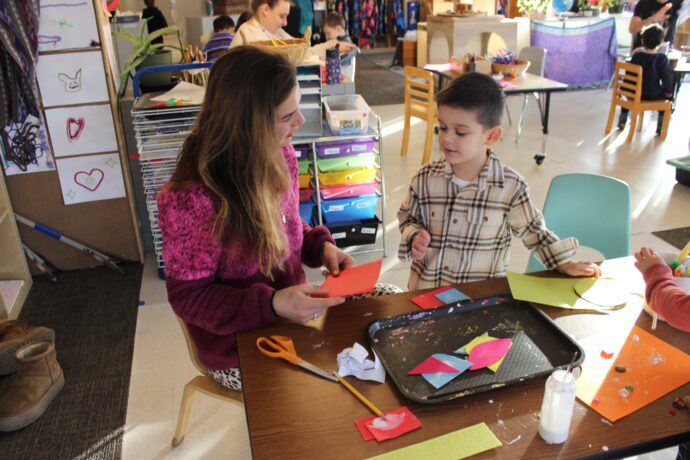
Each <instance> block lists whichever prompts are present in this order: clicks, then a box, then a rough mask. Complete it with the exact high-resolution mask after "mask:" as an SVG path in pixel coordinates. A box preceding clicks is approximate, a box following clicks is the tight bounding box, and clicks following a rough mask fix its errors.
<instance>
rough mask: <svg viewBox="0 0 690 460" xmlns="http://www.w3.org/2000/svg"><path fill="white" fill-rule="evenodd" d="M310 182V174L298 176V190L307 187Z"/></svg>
mask: <svg viewBox="0 0 690 460" xmlns="http://www.w3.org/2000/svg"><path fill="white" fill-rule="evenodd" d="M310 180H311V174H300V175H299V188H307V187H309V181H310Z"/></svg>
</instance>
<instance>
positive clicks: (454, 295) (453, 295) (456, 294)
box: [435, 288, 469, 305]
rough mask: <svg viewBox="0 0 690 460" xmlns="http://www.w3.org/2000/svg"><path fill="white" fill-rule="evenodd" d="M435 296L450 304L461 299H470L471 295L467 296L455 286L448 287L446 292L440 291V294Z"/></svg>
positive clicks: (445, 303)
mask: <svg viewBox="0 0 690 460" xmlns="http://www.w3.org/2000/svg"><path fill="white" fill-rule="evenodd" d="M435 297H436V298H437V299H438V300H440V301H441V302H443V303H444V305H448V304H450V303H455V302H459V301H461V300H468V299H469V297H467V296H466V295H465V294H463V293H462V292H460V291H458V290H457V289H455V288H452V289H448V290H447V291H444V292H439V293H438V294H436V295H435Z"/></svg>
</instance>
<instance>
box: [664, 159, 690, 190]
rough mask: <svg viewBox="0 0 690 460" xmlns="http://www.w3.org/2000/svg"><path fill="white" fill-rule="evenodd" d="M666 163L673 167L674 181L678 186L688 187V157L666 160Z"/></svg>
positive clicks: (689, 161)
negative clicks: (674, 171) (674, 169)
mask: <svg viewBox="0 0 690 460" xmlns="http://www.w3.org/2000/svg"><path fill="white" fill-rule="evenodd" d="M666 163H667V164H670V165H671V166H675V168H676V180H677V181H678V182H679V183H680V184H683V185H685V186H686V187H690V156H688V157H681V158H674V159H672V160H667V161H666Z"/></svg>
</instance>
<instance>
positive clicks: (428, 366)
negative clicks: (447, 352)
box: [407, 356, 460, 375]
mask: <svg viewBox="0 0 690 460" xmlns="http://www.w3.org/2000/svg"><path fill="white" fill-rule="evenodd" d="M439 372H453V373H458V372H460V371H459V370H457V369H456V368H454V367H453V366H451V365H449V364H446V363H444V362H443V361H441V360H438V359H436V358H434V357H433V356H430V357H428V358H427V359H425V360H424V361H423V362H422V363H420V364H419V365H418V366H417V367H415V368H414V369H412V370H411V371H410V372H408V373H407V375H418V374H437V373H439Z"/></svg>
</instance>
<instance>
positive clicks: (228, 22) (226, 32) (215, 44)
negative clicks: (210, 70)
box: [204, 16, 235, 61]
mask: <svg viewBox="0 0 690 460" xmlns="http://www.w3.org/2000/svg"><path fill="white" fill-rule="evenodd" d="M234 33H235V21H233V20H232V18H231V17H230V16H218V17H217V18H216V19H214V20H213V35H211V38H210V39H209V41H208V43H207V44H206V46H205V47H204V53H206V60H207V61H215V60H216V59H218V58H219V57H220V56H221V55H222V54H223V53H224V52H226V51H227V50H228V49H229V48H230V43H232V39H233V38H234V35H233V34H234Z"/></svg>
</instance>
